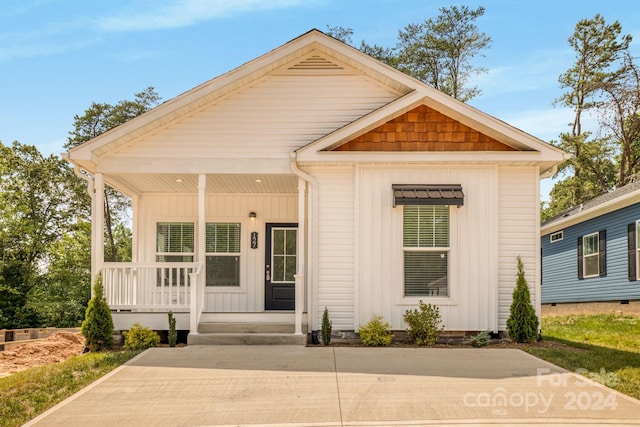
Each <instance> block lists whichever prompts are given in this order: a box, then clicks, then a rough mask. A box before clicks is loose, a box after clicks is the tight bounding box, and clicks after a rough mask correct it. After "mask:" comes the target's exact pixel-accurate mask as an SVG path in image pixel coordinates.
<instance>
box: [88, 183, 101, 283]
mask: <svg viewBox="0 0 640 427" xmlns="http://www.w3.org/2000/svg"><path fill="white" fill-rule="evenodd" d="M93 180H94V185H93V198H92V201H93V203H92V206H91V249H92V254H91V283H92V286H91V295H93V281H94V280H95V279H96V276H97V275H98V273H99V272H100V270H101V269H102V265H103V263H104V177H103V176H102V173H100V172H97V173H96V174H95V175H94V176H93Z"/></svg>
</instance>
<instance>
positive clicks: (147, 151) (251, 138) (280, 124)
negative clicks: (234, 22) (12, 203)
mask: <svg viewBox="0 0 640 427" xmlns="http://www.w3.org/2000/svg"><path fill="white" fill-rule="evenodd" d="M396 98H397V95H395V94H394V93H392V92H391V91H390V90H388V89H385V88H383V87H381V86H378V85H376V84H374V83H373V82H371V81H369V80H367V79H365V78H363V77H362V76H354V75H324V76H318V75H303V76H300V75H298V76H271V77H269V78H268V79H266V80H263V81H261V82H258V83H256V84H255V85H254V86H252V87H250V88H248V89H246V90H244V91H242V92H239V93H236V94H232V95H231V96H229V97H228V98H226V99H223V100H221V101H220V102H219V103H217V104H215V105H213V106H211V107H208V108H206V109H203V110H201V111H200V112H197V113H195V114H193V115H192V116H190V117H187V118H184V119H182V120H181V121H179V122H174V123H172V124H171V127H170V128H166V129H163V130H160V131H157V132H156V133H155V134H153V135H149V136H146V137H145V138H144V139H143V140H142V141H138V142H136V143H133V144H131V145H128V146H125V147H123V148H120V149H119V151H118V152H116V153H110V154H109V156H115V157H150V158H153V157H158V158H190V157H194V158H198V157H205V158H212V157H216V158H220V157H227V158H232V157H239V158H285V159H288V158H289V153H290V152H291V151H293V150H295V149H297V148H299V147H301V146H303V145H306V144H308V143H310V142H312V141H314V140H316V139H318V138H320V137H322V136H325V135H327V134H328V133H331V132H332V131H334V130H336V129H338V128H340V127H342V126H344V125H346V124H348V123H351V122H352V121H354V120H356V119H359V118H360V117H362V116H364V115H366V114H367V113H369V112H371V111H373V110H375V109H377V108H379V107H381V106H383V105H385V104H387V103H389V102H391V101H392V100H394V99H396Z"/></svg>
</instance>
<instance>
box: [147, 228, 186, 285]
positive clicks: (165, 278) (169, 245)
mask: <svg viewBox="0 0 640 427" xmlns="http://www.w3.org/2000/svg"><path fill="white" fill-rule="evenodd" d="M193 256H194V227H193V223H192V222H159V223H157V224H156V261H157V262H193ZM179 271H180V274H178V269H176V268H162V269H159V270H158V274H157V276H158V286H171V285H180V286H183V285H184V284H185V283H187V277H186V270H184V269H180V270H179Z"/></svg>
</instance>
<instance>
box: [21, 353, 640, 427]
mask: <svg viewBox="0 0 640 427" xmlns="http://www.w3.org/2000/svg"><path fill="white" fill-rule="evenodd" d="M585 375H587V376H591V377H595V378H601V379H602V380H603V381H605V382H606V381H615V376H614V375H613V374H611V373H606V372H597V373H588V372H587V373H585ZM441 424H446V425H478V424H480V425H482V424H484V425H496V424H498V425H500V424H503V425H515V424H523V425H528V426H531V425H559V424H561V425H585V424H593V425H618V426H619V425H640V401H638V400H635V399H632V398H629V397H627V396H625V395H623V394H620V393H617V392H615V391H613V390H611V389H609V388H607V387H604V386H602V385H600V384H597V383H595V382H593V381H591V380H589V379H587V378H585V377H584V376H579V375H576V374H573V373H568V372H566V371H564V370H562V369H560V368H558V367H556V366H554V365H552V364H550V363H547V362H545V361H542V360H540V359H537V358H535V357H533V356H531V355H529V354H527V353H524V352H522V351H520V350H513V349H443V348H432V349H419V348H349V347H335V348H334V347H315V348H308V347H298V346H188V347H184V348H155V349H150V350H147V351H146V352H144V353H142V354H141V355H139V356H138V357H137V358H135V359H133V360H131V361H130V362H129V363H127V364H126V365H123V366H121V367H120V368H118V369H116V370H115V371H113V372H112V373H110V374H109V375H107V376H105V377H104V378H102V379H100V380H99V381H97V382H95V383H94V384H92V385H91V386H89V387H87V388H86V389H84V390H82V391H81V392H79V393H77V394H76V395H74V396H72V397H71V398H69V399H67V400H66V401H65V402H62V403H61V404H59V405H57V406H56V407H54V408H52V409H51V410H49V411H48V412H46V413H45V414H43V415H41V416H40V417H38V418H36V419H34V420H33V421H32V422H30V423H28V424H26V425H28V426H65V427H72V426H83V427H84V426H89V425H91V426H213V425H233V426H239V425H263V426H265V425H266V426H323V427H329V426H418V425H421V426H423V425H427V426H429V425H441Z"/></svg>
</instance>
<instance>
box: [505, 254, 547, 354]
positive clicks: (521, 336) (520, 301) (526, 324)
mask: <svg viewBox="0 0 640 427" xmlns="http://www.w3.org/2000/svg"><path fill="white" fill-rule="evenodd" d="M517 261H518V278H517V281H516V287H515V289H514V290H513V301H512V302H511V308H510V309H509V319H508V320H507V333H508V334H509V338H511V340H513V341H515V342H519V343H525V342H533V341H535V340H536V339H537V338H538V325H539V322H538V316H536V310H535V309H534V308H533V305H532V304H531V294H530V293H529V286H528V285H527V279H525V277H524V264H523V263H522V258H520V256H518V258H517Z"/></svg>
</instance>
